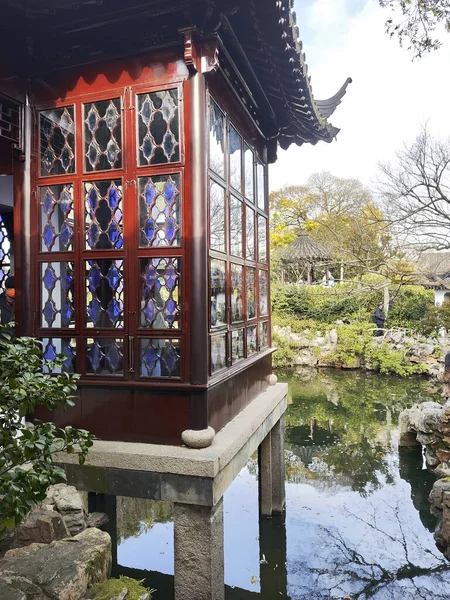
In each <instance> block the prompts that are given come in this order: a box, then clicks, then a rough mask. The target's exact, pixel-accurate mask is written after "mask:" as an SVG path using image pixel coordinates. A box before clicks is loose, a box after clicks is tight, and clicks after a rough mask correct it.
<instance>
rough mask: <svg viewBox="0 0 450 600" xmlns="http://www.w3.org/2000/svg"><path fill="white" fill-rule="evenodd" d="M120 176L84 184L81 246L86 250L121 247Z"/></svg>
mask: <svg viewBox="0 0 450 600" xmlns="http://www.w3.org/2000/svg"><path fill="white" fill-rule="evenodd" d="M122 199H123V188H122V180H121V179H113V180H104V181H87V182H85V183H84V222H85V236H86V237H85V245H86V249H88V250H114V249H116V250H121V249H122V248H123V223H122V219H123V212H122V211H123V206H122Z"/></svg>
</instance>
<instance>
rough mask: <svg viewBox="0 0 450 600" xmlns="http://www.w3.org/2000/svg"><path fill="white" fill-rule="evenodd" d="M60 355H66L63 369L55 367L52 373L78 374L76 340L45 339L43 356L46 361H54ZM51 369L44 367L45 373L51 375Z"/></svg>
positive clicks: (43, 340) (43, 341)
mask: <svg viewBox="0 0 450 600" xmlns="http://www.w3.org/2000/svg"><path fill="white" fill-rule="evenodd" d="M59 354H64V355H65V357H66V358H65V360H64V363H63V368H62V369H61V368H60V367H55V368H54V369H52V370H51V372H52V373H61V371H64V372H65V373H76V370H77V365H76V354H77V343H76V339H75V338H43V339H42V355H43V357H44V359H45V360H48V361H53V360H55V358H56V357H57V356H58V355H59ZM49 372H50V368H49V366H47V365H44V373H49Z"/></svg>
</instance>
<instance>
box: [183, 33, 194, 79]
mask: <svg viewBox="0 0 450 600" xmlns="http://www.w3.org/2000/svg"><path fill="white" fill-rule="evenodd" d="M180 31H181V33H184V62H185V63H186V66H187V68H188V69H189V72H190V73H191V74H192V75H193V74H194V73H197V71H198V67H197V59H198V55H197V46H196V44H195V40H194V37H195V32H196V28H195V27H186V28H185V29H181V30H180Z"/></svg>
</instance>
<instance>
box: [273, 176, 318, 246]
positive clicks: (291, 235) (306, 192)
mask: <svg viewBox="0 0 450 600" xmlns="http://www.w3.org/2000/svg"><path fill="white" fill-rule="evenodd" d="M269 206H270V213H271V222H270V245H271V247H272V248H281V247H283V246H287V245H288V244H290V243H291V242H292V241H293V240H294V239H295V237H296V236H297V235H298V233H299V232H300V231H301V230H302V229H303V227H304V225H305V222H306V221H307V220H308V218H309V215H310V214H311V212H312V210H313V206H314V200H313V197H312V195H311V191H310V189H309V188H308V186H305V185H289V186H284V187H282V188H281V189H279V190H277V191H275V192H272V193H271V194H270V197H269Z"/></svg>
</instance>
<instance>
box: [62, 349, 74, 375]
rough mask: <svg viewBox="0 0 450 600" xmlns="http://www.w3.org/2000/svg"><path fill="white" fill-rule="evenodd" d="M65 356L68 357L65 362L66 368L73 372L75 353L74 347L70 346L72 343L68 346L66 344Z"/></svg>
mask: <svg viewBox="0 0 450 600" xmlns="http://www.w3.org/2000/svg"><path fill="white" fill-rule="evenodd" d="M63 354H65V355H66V356H67V358H66V360H65V361H64V363H63V364H64V368H65V369H66V370H67V371H72V370H73V360H74V358H75V352H74V350H73V349H72V346H71V345H70V342H69V343H68V344H66V345H65V346H64V348H63Z"/></svg>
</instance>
